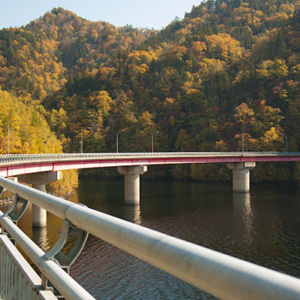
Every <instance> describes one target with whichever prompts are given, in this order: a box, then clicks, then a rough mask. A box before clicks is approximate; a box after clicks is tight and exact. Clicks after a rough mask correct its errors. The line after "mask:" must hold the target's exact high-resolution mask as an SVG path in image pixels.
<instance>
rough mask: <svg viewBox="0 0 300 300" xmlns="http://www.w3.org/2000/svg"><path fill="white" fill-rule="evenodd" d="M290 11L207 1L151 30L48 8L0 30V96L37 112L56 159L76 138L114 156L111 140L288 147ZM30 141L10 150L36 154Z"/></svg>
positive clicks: (259, 171)
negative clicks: (60, 148) (18, 25)
mask: <svg viewBox="0 0 300 300" xmlns="http://www.w3.org/2000/svg"><path fill="white" fill-rule="evenodd" d="M299 8H300V1H286V0H271V1H267V2H266V1H262V0H251V1H250V0H249V1H244V2H242V1H239V0H228V1H220V0H216V1H212V0H209V1H206V2H203V3H202V4H200V5H199V6H195V7H193V8H192V10H191V12H190V13H186V15H185V18H184V19H183V20H178V19H175V20H174V21H173V22H172V23H171V24H169V25H168V26H167V27H166V28H165V29H163V30H161V31H155V30H149V29H137V28H133V27H132V26H125V27H118V28H117V27H115V26H113V25H111V24H109V23H106V22H90V21H87V20H84V19H82V18H80V17H79V16H77V15H75V14H74V13H72V12H70V11H67V10H64V9H62V8H55V9H53V10H52V11H51V12H49V13H46V14H45V15H44V16H43V17H41V18H39V19H37V20H35V21H32V22H31V23H30V24H28V25H27V26H25V27H22V28H10V29H3V30H1V31H0V86H1V89H2V92H1V93H2V94H3V93H5V95H8V94H7V92H6V91H8V92H9V93H10V94H9V95H11V96H9V97H12V98H13V99H14V101H16V103H20V105H21V104H22V106H24V107H27V109H28V110H30V109H31V110H33V112H36V113H37V112H38V113H40V114H41V118H42V119H43V118H45V119H46V121H47V123H48V125H46V123H45V126H49V127H50V129H51V130H52V132H55V136H56V137H57V138H58V139H59V141H60V143H61V145H62V146H63V151H64V152H78V151H79V149H80V139H81V133H82V134H83V136H84V151H85V152H115V151H116V135H117V134H118V137H119V151H120V152H133V151H137V152H144V151H151V149H152V135H153V141H154V151H161V152H163V151H241V150H242V149H244V150H245V151H286V150H289V151H299V150H300V149H299V147H300V131H299V130H298V128H299V126H300V93H299V88H300V53H299V50H300V13H299ZM5 109H8V107H6V108H4V111H5ZM33 112H32V113H33ZM7 120H11V119H5V118H4V119H3V120H1V122H2V124H1V125H2V126H3V128H2V136H3V143H2V144H0V147H2V148H1V149H0V151H2V153H5V142H4V141H5V135H6V133H5V128H6V126H7V122H8V121H7ZM44 122H45V121H44ZM14 126H17V124H15V125H14ZM47 128H48V127H47ZM50 129H49V132H50ZM41 130H44V129H43V128H42V129H41ZM16 131H17V130H16ZM28 132H29V131H28ZM20 134H21V133H20ZM36 134H37V135H38V136H39V137H32V138H33V140H32V141H31V142H29V145H27V144H26V146H25V142H22V141H21V142H20V144H19V146H18V147H16V152H18V153H20V152H24V153H28V151H29V152H31V151H36V152H41V151H42V146H38V145H39V143H38V139H41V137H42V136H43V134H42V133H39V132H38V131H37V132H36ZM49 134H50V133H49ZM51 134H53V133H51ZM0 139H1V136H0ZM26 151H27V152H26ZM52 151H56V149H54V148H53V149H52ZM298 169H299V170H300V168H299V166H298V165H297V164H296V163H290V164H283V163H281V164H275V163H274V164H269V165H266V166H265V165H263V164H260V165H259V166H258V167H257V168H255V169H254V170H253V176H254V178H255V179H261V180H268V179H278V180H298V178H299V171H298ZM156 175H157V176H158V175H159V176H161V175H170V176H175V177H180V178H182V177H184V178H193V179H205V180H210V179H214V180H216V179H224V178H225V179H226V178H229V177H230V171H229V170H227V169H226V166H219V165H202V166H193V165H192V166H177V167H173V168H171V169H160V168H157V170H156Z"/></svg>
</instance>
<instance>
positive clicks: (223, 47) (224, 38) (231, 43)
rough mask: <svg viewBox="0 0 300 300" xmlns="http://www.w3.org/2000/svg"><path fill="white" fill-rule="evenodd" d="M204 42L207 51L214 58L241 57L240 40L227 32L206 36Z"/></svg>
mask: <svg viewBox="0 0 300 300" xmlns="http://www.w3.org/2000/svg"><path fill="white" fill-rule="evenodd" d="M206 44H207V49H208V52H209V53H210V54H211V55H212V56H213V57H216V58H221V59H224V60H228V59H233V58H241V57H242V55H243V49H242V47H241V46H240V42H239V41H237V40H236V39H234V38H232V37H231V36H230V35H229V34H227V33H218V34H217V35H216V34H213V35H210V36H207V37H206Z"/></svg>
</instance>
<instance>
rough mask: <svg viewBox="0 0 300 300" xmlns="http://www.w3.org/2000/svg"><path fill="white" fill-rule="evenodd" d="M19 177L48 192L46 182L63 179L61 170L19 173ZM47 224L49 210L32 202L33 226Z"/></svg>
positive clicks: (35, 187)
mask: <svg viewBox="0 0 300 300" xmlns="http://www.w3.org/2000/svg"><path fill="white" fill-rule="evenodd" d="M18 179H19V180H20V181H22V182H25V183H27V184H32V187H33V188H34V189H37V190H39V191H42V192H44V193H46V184H48V183H51V182H54V181H57V180H60V179H62V174H61V172H59V171H58V172H57V171H54V172H43V173H32V174H26V175H19V176H18ZM46 225H47V211H46V210H45V209H43V208H41V207H39V206H37V205H34V204H32V226H33V227H45V226H46Z"/></svg>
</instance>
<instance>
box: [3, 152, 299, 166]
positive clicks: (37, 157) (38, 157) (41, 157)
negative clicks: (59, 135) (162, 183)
mask: <svg viewBox="0 0 300 300" xmlns="http://www.w3.org/2000/svg"><path fill="white" fill-rule="evenodd" d="M220 156H222V157H241V156H243V157H253V156H262V157H263V156H293V157H295V156H300V152H155V153H152V152H151V153H147V152H141V153H134V152H130V153H54V154H10V155H0V165H1V164H5V163H13V162H32V161H35V162H41V161H43V162H50V161H51V162H55V161H68V160H85V159H99V160H102V159H110V158H113V159H118V158H119V159H124V158H137V157H142V158H163V157H167V158H172V157H174V158H175V157H176V158H180V157H182V158H184V157H220Z"/></svg>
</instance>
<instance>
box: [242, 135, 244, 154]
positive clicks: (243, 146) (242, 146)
mask: <svg viewBox="0 0 300 300" xmlns="http://www.w3.org/2000/svg"><path fill="white" fill-rule="evenodd" d="M242 152H244V133H243V134H242Z"/></svg>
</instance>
